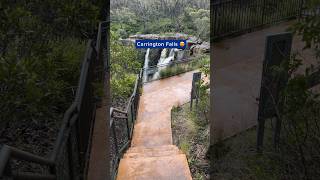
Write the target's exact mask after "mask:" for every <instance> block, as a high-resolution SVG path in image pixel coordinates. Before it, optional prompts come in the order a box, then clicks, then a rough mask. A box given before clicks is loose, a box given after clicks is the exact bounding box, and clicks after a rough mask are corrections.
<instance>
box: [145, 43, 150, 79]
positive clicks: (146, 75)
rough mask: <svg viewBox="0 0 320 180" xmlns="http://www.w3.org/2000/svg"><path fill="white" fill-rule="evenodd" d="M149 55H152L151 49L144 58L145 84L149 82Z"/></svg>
mask: <svg viewBox="0 0 320 180" xmlns="http://www.w3.org/2000/svg"><path fill="white" fill-rule="evenodd" d="M149 53H150V48H148V49H147V52H146V55H145V58H144V65H143V82H147V81H148V73H147V70H148V67H149V61H150V59H149Z"/></svg>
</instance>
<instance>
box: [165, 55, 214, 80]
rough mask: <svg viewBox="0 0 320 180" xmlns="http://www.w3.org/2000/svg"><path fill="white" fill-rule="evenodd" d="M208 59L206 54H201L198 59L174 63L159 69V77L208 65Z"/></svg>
mask: <svg viewBox="0 0 320 180" xmlns="http://www.w3.org/2000/svg"><path fill="white" fill-rule="evenodd" d="M209 63H210V59H209V57H208V56H203V57H200V58H198V59H194V60H191V61H190V62H187V63H181V64H174V65H172V66H168V67H166V68H164V69H162V70H161V71H160V73H159V74H160V78H167V77H171V76H175V75H178V74H182V73H185V72H188V71H192V70H195V69H199V68H202V67H204V66H205V65H209Z"/></svg>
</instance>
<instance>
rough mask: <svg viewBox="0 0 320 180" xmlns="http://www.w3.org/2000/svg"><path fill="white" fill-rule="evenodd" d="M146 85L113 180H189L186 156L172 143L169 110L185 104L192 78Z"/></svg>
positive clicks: (182, 77)
mask: <svg viewBox="0 0 320 180" xmlns="http://www.w3.org/2000/svg"><path fill="white" fill-rule="evenodd" d="M193 73H194V72H188V73H185V74H182V75H179V76H174V77H171V78H167V79H163V80H159V81H154V82H151V83H147V84H145V85H144V87H143V94H142V96H141V98H140V102H139V112H138V118H137V122H136V124H135V128H134V132H133V139H132V142H131V147H130V148H129V149H128V150H127V152H126V153H125V154H124V155H123V157H122V159H121V160H120V164H119V169H118V175H117V180H153V179H154V180H191V179H192V177H191V173H190V169H189V165H188V161H187V157H186V155H185V154H184V153H183V152H182V151H181V150H179V148H178V147H177V146H175V145H173V143H172V131H171V117H170V115H171V108H172V107H173V106H176V105H179V104H183V103H186V102H188V100H189V98H190V91H191V82H192V74H193Z"/></svg>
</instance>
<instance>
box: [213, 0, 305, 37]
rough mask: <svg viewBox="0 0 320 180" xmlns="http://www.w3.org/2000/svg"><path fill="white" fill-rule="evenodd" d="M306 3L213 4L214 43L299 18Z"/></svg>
mask: <svg viewBox="0 0 320 180" xmlns="http://www.w3.org/2000/svg"><path fill="white" fill-rule="evenodd" d="M304 1H305V0H228V1H219V2H215V3H213V4H212V7H211V24H212V31H213V32H212V33H213V37H212V38H213V40H217V39H220V38H223V37H226V36H231V35H236V34H242V33H246V32H249V31H252V30H254V29H256V28H259V27H262V26H265V25H268V24H274V23H277V22H280V21H283V20H288V19H291V18H296V17H300V15H301V14H302V10H303V9H304V4H305V3H304Z"/></svg>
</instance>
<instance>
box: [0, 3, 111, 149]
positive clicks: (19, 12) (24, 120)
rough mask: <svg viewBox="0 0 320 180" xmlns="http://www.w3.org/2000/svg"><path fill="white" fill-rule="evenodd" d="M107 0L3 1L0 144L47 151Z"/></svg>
mask: <svg viewBox="0 0 320 180" xmlns="http://www.w3.org/2000/svg"><path fill="white" fill-rule="evenodd" d="M103 4H105V2H104V1H100V0H99V1H95V2H94V3H93V2H92V1H88V0H82V1H80V2H75V1H70V0H67V1H65V0H56V1H50V0H44V1H27V0H21V1H10V0H3V1H1V2H0V9H1V10H0V109H1V113H0V134H1V138H0V142H1V143H7V144H9V145H13V146H16V147H19V148H21V149H24V150H27V151H29V152H35V151H36V152H40V151H41V152H42V153H46V152H47V151H48V146H51V145H52V144H53V141H54V140H55V137H56V134H54V133H52V132H57V128H59V127H60V122H61V120H62V116H63V114H64V112H65V111H66V109H67V108H68V106H69V105H70V104H71V103H72V101H73V98H74V95H75V91H76V89H77V85H78V79H79V73H80V66H81V62H82V61H83V58H84V53H85V48H86V40H87V39H88V38H94V35H95V33H96V29H97V25H98V21H100V20H103V19H102V18H103V17H105V15H104V14H103V12H104V9H103V8H104V6H103Z"/></svg>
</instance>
